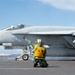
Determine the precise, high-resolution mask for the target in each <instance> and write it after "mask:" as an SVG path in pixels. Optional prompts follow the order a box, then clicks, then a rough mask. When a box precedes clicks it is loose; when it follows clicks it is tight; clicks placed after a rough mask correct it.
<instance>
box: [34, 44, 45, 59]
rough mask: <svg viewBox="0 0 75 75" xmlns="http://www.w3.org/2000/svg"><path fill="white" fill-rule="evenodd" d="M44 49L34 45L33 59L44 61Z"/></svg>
mask: <svg viewBox="0 0 75 75" xmlns="http://www.w3.org/2000/svg"><path fill="white" fill-rule="evenodd" d="M45 50H46V48H45V47H44V46H42V47H39V46H38V44H35V45H34V58H36V59H44V52H45Z"/></svg>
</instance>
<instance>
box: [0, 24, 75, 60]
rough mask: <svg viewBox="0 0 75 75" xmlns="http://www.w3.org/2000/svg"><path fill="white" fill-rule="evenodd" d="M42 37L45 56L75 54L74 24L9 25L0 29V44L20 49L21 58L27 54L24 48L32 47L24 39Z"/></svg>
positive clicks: (33, 39)
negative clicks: (45, 50)
mask: <svg viewBox="0 0 75 75" xmlns="http://www.w3.org/2000/svg"><path fill="white" fill-rule="evenodd" d="M38 38H40V39H42V41H43V42H44V45H45V46H48V48H47V56H53V57H54V56H55V57H60V56H63V57H65V56H75V27H74V26H28V27H26V26H24V25H23V24H20V25H17V26H16V27H15V26H9V27H7V28H5V29H2V30H0V45H1V46H3V47H4V48H5V49H14V48H16V49H19V48H20V49H22V50H23V54H22V58H23V60H27V59H28V57H29V55H28V54H26V50H31V49H33V48H32V47H31V46H30V45H29V44H28V42H27V41H26V40H25V39H29V40H31V41H32V42H35V41H36V39H38Z"/></svg>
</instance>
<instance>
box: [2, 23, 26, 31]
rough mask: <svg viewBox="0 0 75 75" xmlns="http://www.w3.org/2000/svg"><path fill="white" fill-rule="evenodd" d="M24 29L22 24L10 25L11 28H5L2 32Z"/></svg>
mask: <svg viewBox="0 0 75 75" xmlns="http://www.w3.org/2000/svg"><path fill="white" fill-rule="evenodd" d="M24 27H25V25H23V24H18V25H15V26H14V25H11V26H9V27H7V28H4V29H3V30H6V31H7V30H17V29H22V28H24Z"/></svg>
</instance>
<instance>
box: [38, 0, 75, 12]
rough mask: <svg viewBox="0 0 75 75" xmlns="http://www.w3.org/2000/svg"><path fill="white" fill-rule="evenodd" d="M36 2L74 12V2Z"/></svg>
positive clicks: (70, 0) (45, 0)
mask: <svg viewBox="0 0 75 75" xmlns="http://www.w3.org/2000/svg"><path fill="white" fill-rule="evenodd" d="M38 1H40V2H42V3H46V4H50V5H51V6H53V7H55V8H58V9H64V10H73V11H75V0H38Z"/></svg>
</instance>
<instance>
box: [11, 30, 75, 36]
mask: <svg viewBox="0 0 75 75" xmlns="http://www.w3.org/2000/svg"><path fill="white" fill-rule="evenodd" d="M12 34H34V35H75V34H74V33H73V32H72V31H49V32H28V31H24V32H23V31H17V32H12Z"/></svg>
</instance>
